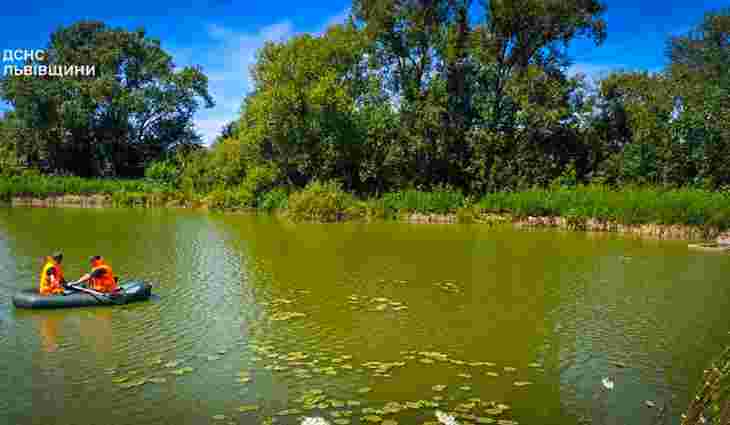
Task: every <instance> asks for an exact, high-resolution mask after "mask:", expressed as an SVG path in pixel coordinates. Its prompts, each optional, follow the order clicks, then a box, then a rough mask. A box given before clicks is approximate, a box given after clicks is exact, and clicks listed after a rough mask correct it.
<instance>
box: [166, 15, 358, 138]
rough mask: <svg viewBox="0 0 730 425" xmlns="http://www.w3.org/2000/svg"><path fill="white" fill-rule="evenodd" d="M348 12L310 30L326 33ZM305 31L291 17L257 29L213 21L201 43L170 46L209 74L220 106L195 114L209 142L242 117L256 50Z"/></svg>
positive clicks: (181, 60) (182, 61) (179, 58)
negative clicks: (326, 30) (233, 27)
mask: <svg viewBox="0 0 730 425" xmlns="http://www.w3.org/2000/svg"><path fill="white" fill-rule="evenodd" d="M348 14H349V9H347V10H344V11H341V12H340V13H338V14H336V15H334V16H332V17H330V18H329V19H327V20H325V22H324V23H323V24H321V25H320V26H319V27H317V28H315V30H313V31H310V32H311V33H312V34H322V33H323V32H324V31H325V29H326V28H327V27H328V26H330V25H332V24H337V23H342V22H345V20H346V19H347V16H348ZM304 32H305V31H298V30H297V28H294V25H293V24H292V22H291V21H288V20H285V21H281V22H276V23H273V24H271V25H268V26H265V27H262V28H259V29H258V30H256V31H253V32H241V31H237V30H235V29H232V28H229V27H225V26H222V25H219V24H216V23H213V24H210V25H208V26H207V28H206V35H207V40H205V42H204V43H202V44H201V45H199V46H195V47H189V46H184V47H178V48H175V49H170V50H171V51H172V53H173V58H174V62H175V63H176V64H177V65H179V66H185V65H193V64H198V65H201V66H202V67H203V72H204V73H205V74H206V75H207V76H208V88H209V90H210V93H211V95H212V96H213V99H214V100H215V103H216V106H215V107H214V108H211V109H204V110H201V111H199V112H198V113H197V114H196V117H195V125H196V127H197V129H198V131H199V132H200V133H201V135H202V136H203V141H204V142H205V143H206V144H210V143H212V142H213V141H214V140H215V138H216V137H217V136H218V135H219V134H220V132H221V129H222V128H223V126H224V125H226V124H227V123H229V122H231V121H233V120H234V119H236V118H237V117H238V114H239V112H240V106H241V102H242V101H243V99H244V97H245V95H246V94H247V93H249V92H250V91H251V89H252V88H253V82H252V81H251V74H250V67H251V66H252V65H253V64H254V63H255V62H256V52H257V51H258V50H259V49H260V48H261V47H263V46H264V44H265V43H266V42H267V41H277V42H280V41H285V40H287V39H289V38H291V37H293V36H295V35H298V34H302V33H304Z"/></svg>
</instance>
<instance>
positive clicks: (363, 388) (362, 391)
mask: <svg viewBox="0 0 730 425" xmlns="http://www.w3.org/2000/svg"><path fill="white" fill-rule="evenodd" d="M372 390H373V389H372V388H370V387H362V388H360V389H359V390H357V392H359V393H360V394H365V393H369V392H370V391H372Z"/></svg>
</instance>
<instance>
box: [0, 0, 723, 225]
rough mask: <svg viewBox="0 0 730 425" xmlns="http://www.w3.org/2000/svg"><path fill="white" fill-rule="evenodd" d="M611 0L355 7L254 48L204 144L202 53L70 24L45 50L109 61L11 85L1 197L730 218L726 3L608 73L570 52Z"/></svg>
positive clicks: (598, 31)
mask: <svg viewBox="0 0 730 425" xmlns="http://www.w3.org/2000/svg"><path fill="white" fill-rule="evenodd" d="M479 8H483V9H484V10H480V12H484V13H482V14H483V15H486V18H479V19H478V18H477V16H481V15H480V14H479V13H477V12H476V11H475V9H479ZM604 10H605V5H604V4H602V3H599V2H597V1H588V2H585V1H566V2H543V1H529V2H509V3H504V2H487V3H485V4H482V5H479V6H478V7H477V5H471V6H469V4H468V2H461V1H456V2H454V1H446V0H443V1H436V2H430V3H427V4H426V3H423V4H421V3H404V4H396V3H394V2H390V1H386V0H356V1H355V2H354V3H353V5H352V16H351V18H350V20H349V22H348V23H346V24H344V25H334V26H332V27H330V28H329V29H328V30H327V31H326V32H325V33H324V34H322V35H320V36H312V35H307V34H305V35H300V36H296V37H293V38H291V39H289V40H287V41H282V42H270V43H267V44H266V45H265V46H264V47H263V48H262V49H261V50H260V51H259V52H258V57H257V61H256V63H255V64H254V66H253V67H252V70H251V73H252V77H253V90H252V91H251V92H250V93H248V94H247V95H245V96H243V95H244V94H243V93H242V97H243V101H242V108H241V113H240V117H239V118H238V119H236V120H235V121H233V122H231V123H230V124H228V125H227V126H226V127H225V128H224V129H222V134H221V135H220V137H218V139H217V140H216V141H215V142H214V143H213V144H212V146H210V147H206V146H203V145H202V143H201V142H200V138H199V137H198V136H197V135H196V134H195V132H194V129H193V126H192V116H193V114H194V113H195V111H197V110H198V109H199V108H200V107H207V106H211V105H212V98H211V97H210V95H209V94H208V92H207V77H206V76H205V74H204V73H203V72H202V70H201V69H199V68H197V67H188V68H184V69H180V70H179V69H176V68H175V66H174V64H173V62H172V58H171V57H170V56H169V55H168V54H167V53H166V52H165V51H164V50H163V49H162V48H161V46H160V44H159V42H157V41H155V40H152V39H150V38H149V37H148V36H147V35H146V34H145V33H144V32H143V31H137V32H128V31H126V30H124V29H115V28H109V27H107V26H106V25H104V24H103V23H98V22H81V23H77V24H74V25H71V26H70V27H66V28H62V29H60V30H58V31H57V32H56V33H54V35H53V37H52V39H51V40H52V41H51V43H50V44H49V46H48V51H49V52H50V53H49V55H48V57H47V58H46V59H44V60H45V62H47V63H46V64H51V63H53V62H54V61H56V62H59V63H61V62H64V61H65V62H69V61H70V62H73V63H77V64H80V65H87V64H88V65H95V66H96V69H97V75H96V76H95V77H94V78H88V77H79V78H78V79H68V78H63V79H54V78H26V77H25V76H7V77H5V78H3V80H2V81H1V82H0V95H1V96H2V98H3V99H4V100H5V101H7V102H8V103H10V104H11V105H12V106H13V109H12V110H11V111H10V112H7V113H6V114H4V116H3V118H2V120H0V134H1V137H0V173H2V174H3V176H4V177H3V181H2V183H0V187H1V188H0V194H1V196H3V197H4V198H6V199H7V198H9V197H12V196H17V195H25V196H36V197H38V196H45V195H49V194H59V193H78V194H84V193H102V192H103V193H108V194H110V195H111V194H114V196H115V197H116V199H119V200H122V202H121V203H122V204H124V203H125V201H124V200H125V199H127V200H129V202H126V203H129V204H134V203H138V200H139V199H140V198H144V197H146V198H150V196H148V194H155V196H154V197H152V198H154V199H156V200H157V201H159V202H162V203H164V202H167V201H170V200H175V201H176V202H179V203H183V204H184V203H204V204H206V205H208V206H209V207H211V208H220V209H230V208H261V209H264V210H273V209H283V208H286V209H288V211H289V212H290V215H291V216H292V217H297V218H309V219H316V220H332V219H343V218H347V217H361V216H375V217H387V216H397V215H398V214H400V213H402V212H404V211H411V212H420V213H438V214H448V213H452V214H455V213H457V212H458V213H459V214H458V215H459V216H460V217H469V216H472V215H473V214H472V213H473V212H474V211H477V212H479V211H499V212H508V213H511V214H514V215H517V216H523V215H560V216H571V217H578V218H584V217H592V218H596V219H601V220H614V221H618V222H625V223H648V222H656V223H680V224H688V225H712V226H718V227H721V228H726V227H727V226H728V224H727V222H728V218H727V217H728V213H727V211H728V208H727V203H726V195H725V193H726V190H725V188H726V187H728V186H729V185H730V162H728V161H727V158H728V157H730V107H729V106H728V105H730V101H728V99H730V53H728V51H729V48H728V35H729V34H730V13H729V12H728V11H727V10H724V11H722V10H721V11H714V12H710V13H707V15H706V17H705V18H704V19H703V20H702V22H700V23H698V25H697V27H696V28H694V29H693V30H692V31H690V32H689V33H687V34H684V35H680V36H675V37H671V38H670V39H668V40H667V52H668V64H667V66H666V68H665V69H663V70H662V71H661V72H655V73H648V72H634V71H617V72H613V73H610V74H608V75H606V76H605V77H604V78H603V79H601V80H599V81H594V80H591V79H589V78H586V76H584V75H580V74H573V73H570V72H568V70H569V65H570V61H569V58H568V57H567V55H566V50H565V47H566V46H568V45H570V43H571V42H573V41H574V40H575V39H576V38H577V37H588V38H589V39H591V40H593V41H594V42H595V43H596V44H597V45H600V44H601V42H602V41H603V40H604V39H605V37H606V36H607V31H608V29H607V27H606V24H605V21H604V20H603V18H602V16H603V13H604ZM524 34H531V36H530V37H525V36H524ZM120 46H121V47H120ZM87 51H95V52H97V53H98V54H94V55H90V54H87V53H82V52H87ZM92 59H93V60H94V61H97V62H95V63H93V64H92V63H91V62H89V61H91V60H92ZM102 59H103V60H102ZM45 62H44V63H45ZM87 62H88V63H87ZM132 64H137V65H134V66H132ZM145 64H146V65H145ZM143 82H148V83H144V84H143ZM70 93H73V95H70ZM28 169H31V170H36V171H35V173H36V174H37V173H40V174H42V175H31V176H28V175H24V173H25V174H27V173H28V171H27V170H28ZM32 173H33V172H31V174H32ZM51 174H54V175H59V174H60V175H67V176H72V177H50V176H49V175H51ZM79 177H84V178H88V180H82V179H81V178H79ZM102 177H104V178H103V179H99V178H102ZM134 178H138V179H140V180H138V181H135V180H131V179H134ZM475 209H476V210H475Z"/></svg>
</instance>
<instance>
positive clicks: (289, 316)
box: [271, 311, 307, 321]
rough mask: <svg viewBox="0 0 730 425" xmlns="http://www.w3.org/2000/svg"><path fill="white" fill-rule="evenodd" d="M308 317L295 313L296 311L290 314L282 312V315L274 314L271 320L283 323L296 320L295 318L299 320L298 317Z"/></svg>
mask: <svg viewBox="0 0 730 425" xmlns="http://www.w3.org/2000/svg"><path fill="white" fill-rule="evenodd" d="M306 316H307V315H306V314H304V313H298V312H294V311H290V312H287V311H283V312H280V313H274V314H272V315H271V320H274V321H282V320H289V319H295V318H298V317H306Z"/></svg>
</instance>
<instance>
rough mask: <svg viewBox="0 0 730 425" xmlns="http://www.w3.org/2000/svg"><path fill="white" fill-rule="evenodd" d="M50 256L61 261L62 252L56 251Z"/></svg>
mask: <svg viewBox="0 0 730 425" xmlns="http://www.w3.org/2000/svg"><path fill="white" fill-rule="evenodd" d="M51 258H53V259H54V260H56V261H63V252H61V251H56V252H54V253H53V255H51Z"/></svg>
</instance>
